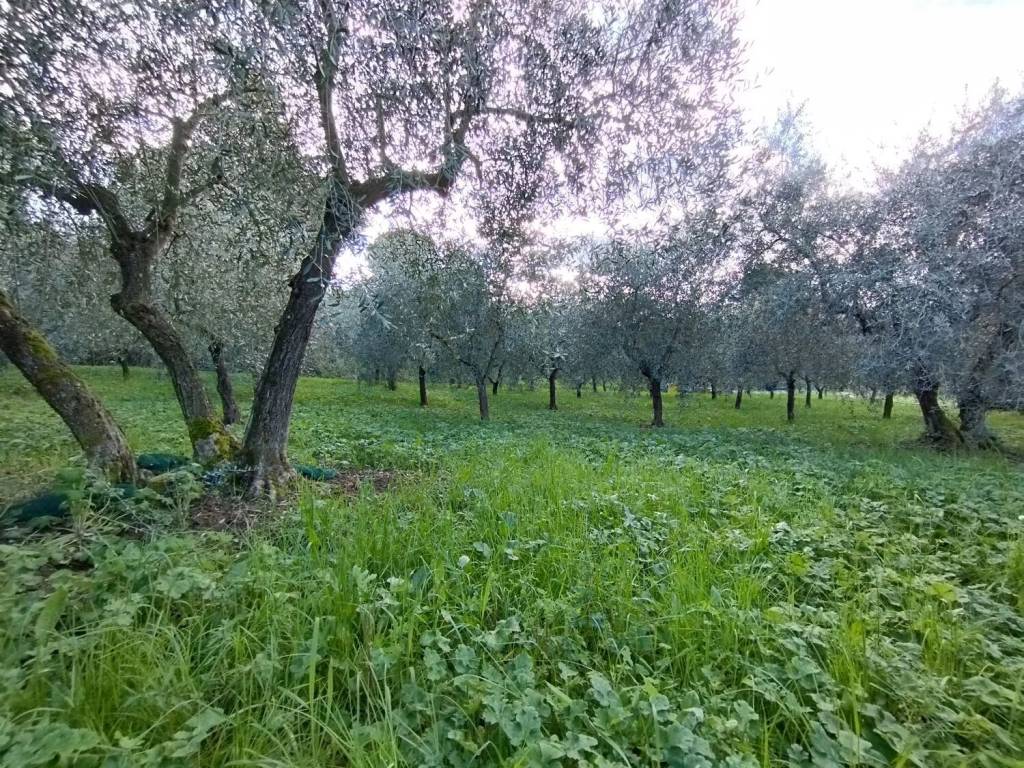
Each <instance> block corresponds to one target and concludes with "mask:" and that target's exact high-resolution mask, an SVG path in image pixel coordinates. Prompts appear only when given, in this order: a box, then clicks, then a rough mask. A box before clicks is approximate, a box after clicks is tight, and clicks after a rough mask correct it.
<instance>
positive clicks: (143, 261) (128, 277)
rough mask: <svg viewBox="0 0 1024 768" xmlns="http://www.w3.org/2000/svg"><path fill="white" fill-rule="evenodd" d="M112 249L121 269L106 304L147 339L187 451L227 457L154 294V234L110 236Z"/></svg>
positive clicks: (215, 421)
mask: <svg viewBox="0 0 1024 768" xmlns="http://www.w3.org/2000/svg"><path fill="white" fill-rule="evenodd" d="M112 248H113V252H114V258H115V260H116V261H117V263H118V265H119V266H120V268H121V290H120V292H118V293H115V294H114V295H113V296H111V297H110V305H111V307H113V309H114V311H115V312H116V313H117V314H119V315H120V316H121V317H123V318H124V319H125V320H127V321H128V322H129V323H131V324H132V326H134V327H135V328H136V329H137V330H138V331H139V332H140V333H141V334H142V335H143V336H144V337H145V338H146V341H148V342H149V343H150V345H151V346H152V347H153V350H154V351H155V352H156V354H157V356H158V357H159V358H160V360H161V361H162V362H163V364H164V366H165V367H166V368H167V373H168V374H169V375H170V378H171V384H172V386H173V387H174V394H175V396H176V397H177V399H178V405H179V407H180V408H181V414H182V416H183V417H184V419H185V426H186V427H187V429H188V436H189V440H190V441H191V442H192V453H193V454H194V455H195V458H196V459H197V460H198V461H199V462H200V463H202V464H212V463H216V462H218V461H223V460H225V459H228V458H230V457H231V456H232V454H233V453H234V451H235V448H236V447H237V446H236V444H235V442H234V440H233V439H232V437H231V435H230V434H228V432H227V430H225V429H224V424H223V422H222V421H221V420H220V418H219V417H218V416H217V414H216V413H215V412H214V410H213V405H212V404H211V402H210V398H209V396H208V395H207V394H206V388H205V387H204V386H203V381H202V379H201V378H200V376H199V369H198V368H196V366H195V363H194V362H193V361H192V356H191V355H190V354H189V352H188V349H186V347H185V342H184V341H183V340H182V338H181V334H180V333H178V329H177V328H175V327H174V324H173V323H172V322H171V320H170V318H169V317H167V315H165V314H164V312H163V310H162V309H161V308H160V307H159V306H158V305H157V304H156V302H155V301H154V299H153V291H152V271H153V263H154V261H155V259H156V256H157V253H158V252H159V251H160V250H161V248H162V246H161V245H160V243H159V236H158V235H151V236H148V237H137V238H136V239H135V240H133V241H131V242H129V243H124V242H122V241H116V240H115V241H114V242H113V245H112Z"/></svg>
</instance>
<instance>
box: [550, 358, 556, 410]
mask: <svg viewBox="0 0 1024 768" xmlns="http://www.w3.org/2000/svg"><path fill="white" fill-rule="evenodd" d="M557 376H558V369H557V368H552V369H551V373H549V374H548V410H549V411H557V410H558V402H557V400H556V394H555V393H556V387H555V378H556V377H557Z"/></svg>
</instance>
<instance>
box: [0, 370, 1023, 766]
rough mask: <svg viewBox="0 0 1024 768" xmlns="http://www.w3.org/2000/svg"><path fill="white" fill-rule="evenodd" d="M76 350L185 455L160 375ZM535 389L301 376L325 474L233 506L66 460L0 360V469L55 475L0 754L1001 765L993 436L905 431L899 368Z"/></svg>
mask: <svg viewBox="0 0 1024 768" xmlns="http://www.w3.org/2000/svg"><path fill="white" fill-rule="evenodd" d="M79 372H80V373H81V374H82V375H83V377H84V378H85V380H86V381H87V382H88V383H89V385H90V386H91V387H93V388H94V390H95V391H96V392H97V393H99V394H100V396H101V397H102V398H103V400H104V401H105V402H106V403H107V404H108V407H109V408H110V410H111V411H112V412H113V414H114V415H115V417H116V418H117V420H118V422H119V423H120V425H121V426H122V428H123V429H124V431H125V433H126V435H127V436H128V438H129V440H130V442H131V444H132V448H133V449H135V450H136V451H137V452H139V453H144V452H146V451H165V452H167V451H169V452H174V453H183V454H188V452H189V443H188V439H187V435H185V434H184V432H183V430H182V429H181V423H180V417H179V415H178V413H177V405H176V403H175V400H174V395H173V392H172V390H171V385H170V383H169V381H168V379H167V378H166V377H158V376H157V375H156V374H155V373H154V372H153V371H151V370H148V369H136V370H134V371H133V372H132V374H131V377H130V378H129V379H128V380H127V381H122V379H121V374H120V372H119V371H115V369H113V368H110V369H105V368H91V369H90V368H86V369H79ZM238 389H239V397H240V400H241V402H242V404H243V410H244V408H245V407H246V405H247V403H248V400H249V398H250V396H251V387H250V386H246V384H245V382H240V385H239V387H238ZM542 389H543V388H542ZM542 389H538V390H537V391H533V392H531V391H526V390H522V391H519V390H515V389H511V390H508V389H503V390H502V391H500V392H499V393H498V394H497V395H496V396H494V397H492V400H491V410H492V420H491V421H490V422H489V423H483V422H479V421H478V420H477V418H476V399H475V392H474V391H473V389H472V388H466V389H455V388H452V387H449V386H442V385H437V386H435V387H434V388H433V390H432V392H431V403H430V406H429V407H428V408H425V409H421V408H418V407H417V404H416V403H417V399H416V391H415V385H411V384H407V383H402V384H400V385H399V387H398V389H397V391H394V392H391V391H388V390H386V389H385V388H384V387H368V386H366V385H362V386H357V385H356V384H355V383H354V382H351V381H341V380H333V379H312V378H304V379H302V380H301V381H300V383H299V389H298V393H297V398H296V405H295V412H294V417H293V420H292V431H291V448H290V452H291V455H292V457H293V459H294V460H296V461H299V462H307V463H309V464H314V465H318V466H322V467H332V468H337V469H339V470H341V474H340V476H339V477H338V478H336V479H335V480H334V481H333V482H313V481H309V480H305V481H302V482H301V483H300V484H299V485H298V487H297V488H295V489H293V490H291V491H288V492H287V493H286V494H283V495H282V496H281V497H280V498H279V499H278V500H277V503H276V504H271V503H269V502H268V501H265V500H263V501H260V502H256V503H253V504H252V505H250V506H248V507H244V508H239V507H240V504H241V503H240V502H239V501H238V500H237V498H236V497H232V499H231V500H230V502H229V500H228V499H226V498H225V499H224V500H223V503H219V502H218V491H217V489H216V488H213V489H205V490H204V489H203V486H202V484H201V483H199V482H198V481H195V482H193V483H191V484H189V483H184V484H182V483H178V484H176V485H173V486H172V487H171V488H170V490H169V491H168V492H167V495H165V496H159V495H158V494H156V493H154V492H152V491H147V492H145V493H143V494H141V495H140V496H138V497H136V498H134V499H131V500H129V501H126V502H111V501H109V500H105V497H104V496H103V494H102V492H101V488H100V487H101V486H102V483H101V482H100V483H99V484H98V485H97V486H94V487H93V490H92V491H89V490H88V489H87V485H88V483H87V481H86V480H85V479H83V476H82V472H81V469H78V470H77V471H76V470H75V467H81V466H82V465H81V464H78V463H76V461H77V460H76V456H77V455H78V454H79V451H78V449H77V447H76V445H75V444H74V442H73V441H72V439H71V438H70V436H69V435H68V434H67V431H66V430H65V429H63V428H62V425H61V423H60V421H59V419H58V418H57V416H56V415H55V414H53V413H52V412H51V411H50V410H49V409H48V408H47V406H46V404H45V403H43V402H42V400H41V399H40V398H38V396H36V395H35V394H34V392H33V391H32V390H31V388H30V386H29V385H28V384H27V383H25V381H24V380H23V379H22V378H20V376H19V375H18V373H17V372H16V371H12V370H10V369H8V370H6V371H4V372H3V373H0V408H2V410H3V413H4V416H3V419H2V420H0V498H2V499H4V500H5V501H7V502H9V501H12V500H14V499H15V498H17V497H21V496H24V495H28V494H30V493H33V492H38V491H39V490H41V489H42V488H43V487H47V486H53V485H54V484H55V483H56V484H60V483H63V484H64V485H65V486H67V487H69V488H72V489H75V488H77V489H79V490H80V491H81V492H80V493H77V494H73V499H74V501H73V504H72V506H73V508H74V509H73V515H72V519H71V520H70V521H65V522H63V523H62V524H61V525H58V526H57V527H54V528H50V529H48V530H42V531H36V532H32V531H26V530H24V529H23V528H19V529H13V530H12V529H7V532H6V537H5V541H4V543H3V544H2V545H0V555H2V557H0V617H2V618H0V763H2V764H3V765H7V766H36V765H39V766H43V765H58V764H60V765H103V766H148V765H153V766H168V765H204V766H214V765H217V766H220V765H224V766H227V765H231V766H241V765H251V766H325V765H352V766H393V765H410V766H413V765H466V766H468V765H510V766H511V765H517V766H519V765H523V766H527V765H528V766H541V765H556V764H561V765H592V766H611V765H654V764H664V765H677V766H730V767H731V768H735V767H738V766H775V765H780V766H782V765H786V766H845V765H863V766H885V765H916V766H963V765H978V766H1014V765H1020V764H1021V761H1022V760H1024V517H1022V515H1024V474H1022V465H1021V463H1020V459H1019V458H1015V457H1014V456H1012V455H1004V454H999V453H995V452H986V453H980V454H979V453H973V454H970V455H967V454H961V455H957V454H951V453H939V452H936V451H934V450H932V449H930V448H923V447H919V446H917V445H914V444H913V440H914V439H915V438H916V437H917V436H918V434H919V431H920V415H919V411H918V408H917V404H916V402H914V401H913V400H911V399H899V398H898V399H897V402H896V407H895V412H894V416H893V419H892V420H891V421H888V422H884V421H882V419H881V418H880V405H879V406H878V407H875V406H869V405H868V403H867V401H866V400H864V399H862V398H854V397H853V396H842V395H833V394H831V393H827V394H826V396H825V398H824V399H822V400H819V399H817V397H816V396H815V399H813V400H812V407H811V408H809V409H808V408H805V407H804V405H803V402H802V401H801V402H800V403H799V411H798V413H797V418H796V421H795V423H793V424H791V425H787V424H786V420H785V397H784V396H783V397H779V396H778V395H777V396H776V397H775V398H774V399H769V397H768V395H767V394H766V393H764V392H754V393H753V395H751V396H748V397H746V398H745V399H744V401H743V407H742V409H741V410H739V411H736V410H735V409H734V408H733V400H732V397H731V396H730V393H725V394H723V395H721V396H719V397H718V399H716V400H711V399H710V397H709V396H708V395H706V394H703V393H701V394H691V395H687V396H686V397H685V398H683V399H682V400H680V399H678V397H677V395H676V394H675V393H674V392H672V393H670V394H668V395H666V404H665V413H666V421H667V423H668V427H667V428H665V429H663V430H652V429H650V428H647V427H645V426H643V425H644V423H645V421H646V420H648V418H649V411H650V405H649V397H648V396H647V394H646V393H641V394H638V395H632V394H623V393H621V392H618V391H611V389H609V391H607V392H596V393H595V392H591V391H589V388H587V389H584V391H583V393H582V397H581V398H579V399H577V398H576V397H574V396H573V393H572V391H571V390H567V391H566V392H563V393H562V397H561V403H560V410H558V411H557V412H549V411H547V410H545V406H546V397H547V392H546V391H542ZM991 425H992V427H993V429H995V430H996V431H997V432H998V433H999V434H1000V435H1001V437H1002V438H1003V440H1004V444H1005V445H1006V446H1007V447H1008V448H1013V449H1016V450H1018V451H1019V450H1021V449H1024V419H1022V417H1021V416H1019V415H1015V414H997V415H994V416H993V417H992V418H991ZM55 478H58V479H57V480H56V481H55ZM98 489H99V490H98ZM90 494H91V495H90ZM199 494H205V497H204V498H203V499H199V500H197V499H196V497H197V495H199ZM90 499H91V501H90ZM197 510H198V511H197Z"/></svg>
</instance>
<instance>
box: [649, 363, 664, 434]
mask: <svg viewBox="0 0 1024 768" xmlns="http://www.w3.org/2000/svg"><path fill="white" fill-rule="evenodd" d="M648 381H649V382H650V384H651V408H652V409H653V411H654V418H653V419H652V420H651V426H652V427H664V426H665V420H664V418H663V416H662V405H661V379H658V378H656V377H653V376H652V377H649V378H648Z"/></svg>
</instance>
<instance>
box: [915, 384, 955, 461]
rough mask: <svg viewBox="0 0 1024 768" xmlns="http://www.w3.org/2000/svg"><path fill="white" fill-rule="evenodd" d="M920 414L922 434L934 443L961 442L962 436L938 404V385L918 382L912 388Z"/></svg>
mask: <svg viewBox="0 0 1024 768" xmlns="http://www.w3.org/2000/svg"><path fill="white" fill-rule="evenodd" d="M914 396H915V397H916V398H917V403H918V405H920V406H921V416H922V418H923V419H924V436H925V439H927V440H928V441H929V442H932V443H935V444H936V445H941V446H946V447H955V446H958V445H962V444H963V436H962V435H961V434H960V430H958V429H957V428H956V425H954V424H953V422H952V421H951V420H950V418H949V417H948V416H947V415H946V412H945V411H944V410H942V406H941V405H940V404H939V386H938V385H937V384H925V383H919V384H918V387H917V388H916V389H915V390H914Z"/></svg>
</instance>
